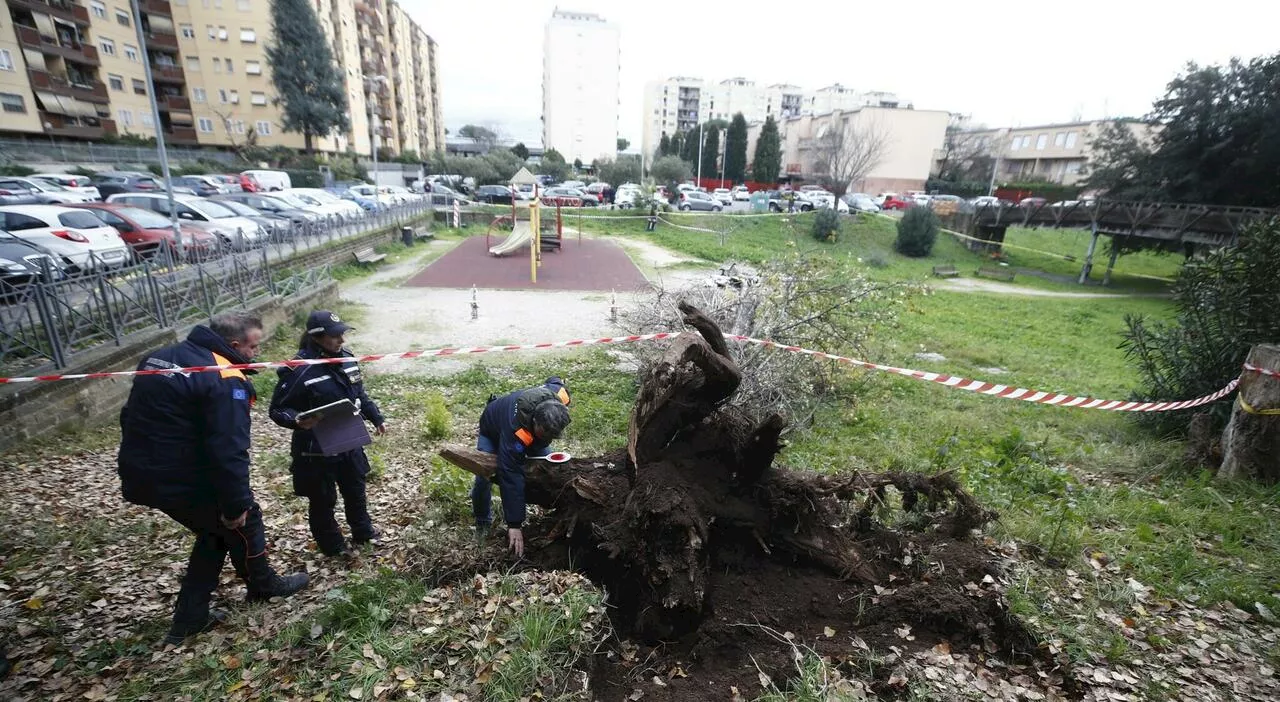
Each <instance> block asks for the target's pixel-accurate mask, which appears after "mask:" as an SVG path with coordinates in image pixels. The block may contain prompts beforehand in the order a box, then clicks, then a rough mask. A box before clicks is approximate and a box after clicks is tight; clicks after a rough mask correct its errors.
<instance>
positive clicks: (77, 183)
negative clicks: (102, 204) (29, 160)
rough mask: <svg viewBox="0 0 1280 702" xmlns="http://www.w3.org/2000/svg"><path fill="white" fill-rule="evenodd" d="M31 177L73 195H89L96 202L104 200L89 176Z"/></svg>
mask: <svg viewBox="0 0 1280 702" xmlns="http://www.w3.org/2000/svg"><path fill="white" fill-rule="evenodd" d="M30 177H32V178H36V179H39V180H44V181H48V182H50V183H54V184H55V185H61V186H62V187H64V188H66V189H67V190H70V191H71V192H73V193H80V194H81V195H88V196H89V197H90V198H92V199H94V200H101V199H102V193H100V192H98V189H97V188H95V187H93V182H92V181H91V180H89V176H82V175H70V174H67V173H36V174H34V175H32V176H30Z"/></svg>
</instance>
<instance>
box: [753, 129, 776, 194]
mask: <svg viewBox="0 0 1280 702" xmlns="http://www.w3.org/2000/svg"><path fill="white" fill-rule="evenodd" d="M751 173H752V178H753V179H754V180H756V181H757V182H760V183H776V182H778V176H779V175H781V174H782V138H781V137H780V136H779V135H778V123H777V122H774V121H773V117H769V118H767V119H765V121H764V127H763V128H762V129H761V130H760V138H759V139H757V140H756V153H755V158H754V160H753V161H752V163H751Z"/></svg>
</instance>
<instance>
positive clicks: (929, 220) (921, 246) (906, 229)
mask: <svg viewBox="0 0 1280 702" xmlns="http://www.w3.org/2000/svg"><path fill="white" fill-rule="evenodd" d="M937 239H938V216H937V215H935V214H934V213H933V210H931V209H929V208H927V207H910V208H908V209H907V213H906V214H905V215H903V216H902V219H900V220H898V238H897V240H895V241H894V242H893V248H895V249H897V251H898V253H900V254H902V255H903V256H912V257H915V258H923V257H924V256H928V255H929V254H930V253H931V252H932V251H933V242H934V241H936V240H937Z"/></svg>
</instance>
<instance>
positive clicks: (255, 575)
mask: <svg viewBox="0 0 1280 702" xmlns="http://www.w3.org/2000/svg"><path fill="white" fill-rule="evenodd" d="M309 582H311V578H310V577H309V576H308V575H307V574H306V573H294V574H293V575H284V576H282V575H280V574H278V573H276V572H275V570H273V569H272V568H271V565H270V564H268V563H267V559H266V558H265V557H260V558H251V559H249V580H248V586H249V596H248V600H249V601H250V602H265V601H267V600H269V599H271V598H273V597H288V596H289V595H292V594H293V593H295V592H297V591H299V590H301V589H302V588H304V587H306V586H307V583H309Z"/></svg>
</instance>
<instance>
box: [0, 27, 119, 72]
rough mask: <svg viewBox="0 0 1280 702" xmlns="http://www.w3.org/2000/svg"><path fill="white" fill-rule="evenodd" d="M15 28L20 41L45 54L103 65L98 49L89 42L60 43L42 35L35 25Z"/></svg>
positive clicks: (91, 64)
mask: <svg viewBox="0 0 1280 702" xmlns="http://www.w3.org/2000/svg"><path fill="white" fill-rule="evenodd" d="M14 29H15V30H17V32H18V43H19V44H21V45H22V46H24V47H26V48H29V49H35V50H36V51H39V52H40V53H43V54H50V55H52V56H61V57H62V58H64V59H67V60H68V61H75V62H76V63H83V64H88V65H90V66H95V67H96V66H101V65H102V61H101V60H99V59H98V50H97V49H95V48H94V47H92V46H90V45H88V44H81V43H76V42H74V41H73V42H71V43H68V44H59V43H58V42H57V40H55V39H53V38H52V37H46V36H41V34H40V32H39V30H36V29H35V28H33V27H23V26H21V25H15V26H14Z"/></svg>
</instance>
